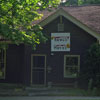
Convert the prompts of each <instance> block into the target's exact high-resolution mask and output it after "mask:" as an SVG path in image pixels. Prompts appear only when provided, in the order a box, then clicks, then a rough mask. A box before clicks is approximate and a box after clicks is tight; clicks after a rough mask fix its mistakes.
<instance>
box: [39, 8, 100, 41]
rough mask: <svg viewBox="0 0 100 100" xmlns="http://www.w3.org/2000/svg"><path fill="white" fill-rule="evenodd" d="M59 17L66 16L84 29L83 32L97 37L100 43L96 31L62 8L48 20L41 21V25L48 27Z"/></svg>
mask: <svg viewBox="0 0 100 100" xmlns="http://www.w3.org/2000/svg"><path fill="white" fill-rule="evenodd" d="M58 16H64V17H65V18H67V19H68V20H70V21H71V22H73V23H74V24H76V25H77V26H78V27H80V28H82V29H83V30H85V31H86V32H88V33H89V34H90V35H92V36H93V37H95V38H96V39H97V40H99V41H100V34H99V33H97V32H96V31H94V30H92V29H91V28H89V27H88V26H87V25H85V24H83V23H82V22H80V21H79V20H77V19H76V18H75V17H73V16H72V15H70V14H69V13H67V12H66V11H65V10H63V9H62V8H60V9H58V10H57V11H56V12H55V13H53V14H52V15H51V16H49V17H47V18H46V19H44V20H43V21H41V22H40V23H39V24H40V25H41V26H42V27H43V26H45V25H47V24H48V23H50V22H51V21H52V20H54V19H56V18H57V17H58ZM99 43H100V42H99Z"/></svg>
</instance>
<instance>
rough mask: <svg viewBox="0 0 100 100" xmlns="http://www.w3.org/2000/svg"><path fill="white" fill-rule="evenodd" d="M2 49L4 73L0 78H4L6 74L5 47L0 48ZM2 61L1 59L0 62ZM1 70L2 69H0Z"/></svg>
mask: <svg viewBox="0 0 100 100" xmlns="http://www.w3.org/2000/svg"><path fill="white" fill-rule="evenodd" d="M1 50H3V53H4V54H3V55H4V58H3V63H4V75H3V76H0V79H5V76H6V49H1ZM1 63H2V61H0V64H1ZM1 72H2V71H1Z"/></svg>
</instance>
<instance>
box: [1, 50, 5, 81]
mask: <svg viewBox="0 0 100 100" xmlns="http://www.w3.org/2000/svg"><path fill="white" fill-rule="evenodd" d="M5 67H6V50H3V49H0V79H4V78H5Z"/></svg>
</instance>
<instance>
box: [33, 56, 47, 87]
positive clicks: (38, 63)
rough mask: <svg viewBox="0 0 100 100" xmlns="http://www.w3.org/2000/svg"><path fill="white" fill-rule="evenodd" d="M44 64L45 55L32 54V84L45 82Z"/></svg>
mask: <svg viewBox="0 0 100 100" xmlns="http://www.w3.org/2000/svg"><path fill="white" fill-rule="evenodd" d="M45 64H46V56H45V55H32V84H37V85H38V84H40V85H42V84H45V79H46V73H45V69H46V67H45Z"/></svg>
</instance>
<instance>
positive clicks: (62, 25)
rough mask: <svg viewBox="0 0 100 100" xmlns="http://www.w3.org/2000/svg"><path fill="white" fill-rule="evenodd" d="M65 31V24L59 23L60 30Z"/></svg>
mask: <svg viewBox="0 0 100 100" xmlns="http://www.w3.org/2000/svg"><path fill="white" fill-rule="evenodd" d="M60 31H64V24H58V32H60Z"/></svg>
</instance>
